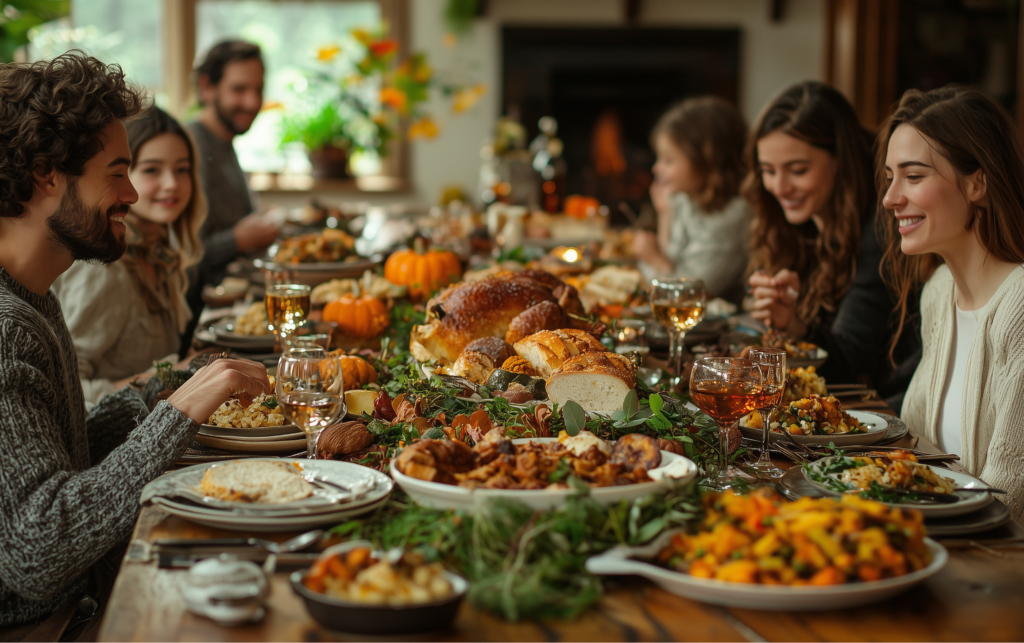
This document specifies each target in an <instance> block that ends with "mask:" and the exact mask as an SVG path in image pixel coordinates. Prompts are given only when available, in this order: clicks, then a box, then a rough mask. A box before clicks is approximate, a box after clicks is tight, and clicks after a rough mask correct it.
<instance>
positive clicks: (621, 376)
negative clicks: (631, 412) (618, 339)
mask: <svg viewBox="0 0 1024 643" xmlns="http://www.w3.org/2000/svg"><path fill="white" fill-rule="evenodd" d="M634 388H636V369H635V368H634V367H633V363H632V362H630V361H629V358H627V357H624V356H622V355H619V354H617V353H609V352H604V353H599V352H591V353H583V354H581V355H577V356H576V357H573V358H571V359H569V360H567V361H566V362H565V363H563V364H562V365H561V366H559V367H558V368H557V369H555V371H554V372H553V373H552V374H551V378H550V379H549V380H548V385H547V392H548V398H549V399H550V400H551V401H552V402H557V403H558V405H559V406H562V405H564V404H565V403H566V402H568V401H569V400H573V401H574V402H576V403H577V404H579V405H580V406H582V407H583V410H585V411H595V412H597V413H601V414H603V415H611V414H612V413H614V412H615V411H618V410H619V409H621V408H622V401H623V400H624V399H625V398H626V393H628V392H629V391H631V390H633V389H634Z"/></svg>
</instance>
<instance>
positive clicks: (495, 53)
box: [279, 0, 825, 205]
mask: <svg viewBox="0 0 1024 643" xmlns="http://www.w3.org/2000/svg"><path fill="white" fill-rule="evenodd" d="M445 4H446V0H411V1H410V9H411V12H410V13H411V15H410V20H411V22H412V24H411V29H410V33H411V37H412V49H413V50H415V51H424V52H426V53H427V55H428V57H429V60H430V63H431V65H432V66H433V67H434V69H435V71H437V72H438V73H442V74H443V73H446V72H448V73H454V75H455V76H456V77H457V78H459V79H460V80H462V81H464V82H468V81H472V82H476V81H482V82H484V83H485V84H486V85H487V93H486V94H485V95H484V97H483V98H482V99H481V100H480V102H479V103H478V104H477V105H476V107H475V108H474V109H473V110H471V111H469V112H466V113H463V114H460V115H454V114H452V113H451V109H450V105H451V103H450V100H448V99H444V98H440V97H435V98H433V99H432V102H431V103H430V105H429V108H430V111H431V113H432V114H433V115H434V116H435V118H436V119H437V120H438V122H439V124H440V125H441V134H440V136H438V137H437V138H436V139H433V140H427V141H424V140H420V141H416V142H414V143H412V159H411V167H412V179H413V184H414V186H415V192H414V193H413V194H410V195H408V196H401V197H396V196H395V195H391V196H387V195H381V196H378V197H370V198H369V199H367V200H370V201H373V202H406V203H417V204H421V205H433V204H434V203H436V202H437V200H438V198H439V196H440V194H441V191H442V190H443V189H444V188H445V187H446V186H449V185H458V186H461V187H462V188H463V189H465V190H467V191H469V192H470V193H473V192H474V191H475V190H476V184H477V176H478V172H479V169H480V148H481V147H482V146H483V144H484V142H485V141H486V140H488V138H489V136H490V133H491V128H492V126H493V124H494V119H495V118H497V117H498V116H500V114H499V108H500V105H499V103H498V95H499V93H500V85H501V61H500V59H499V56H500V42H499V39H500V34H501V26H502V25H503V24H538V25H541V24H561V25H566V24H572V25H586V24H594V25H610V24H624V21H623V2H622V1H621V0H490V2H488V5H489V14H488V17H487V18H485V19H482V20H477V21H476V22H475V23H474V25H473V28H472V30H471V31H470V32H469V33H468V34H466V35H465V36H463V37H462V38H460V40H459V42H458V44H457V45H456V46H455V47H453V48H449V47H447V46H445V44H444V36H445V34H446V33H447V31H448V30H447V27H446V26H445V23H444V19H443V12H444V6H445ZM769 6H770V0H644V2H643V3H642V7H643V13H642V15H641V16H640V20H639V21H640V24H642V25H643V24H646V25H657V26H669V25H671V26H679V27H701V26H708V27H738V28H739V29H741V34H742V35H741V48H742V51H741V58H740V59H741V70H740V74H741V78H740V109H741V111H742V112H743V114H744V115H745V116H746V118H747V119H748V120H753V118H754V117H755V116H756V115H757V113H758V111H759V110H760V109H761V106H762V105H764V104H765V103H766V102H767V101H768V100H769V99H770V98H771V97H772V96H773V95H774V94H775V93H776V92H778V91H779V90H781V89H782V88H783V87H785V86H787V85H789V84H791V83H794V82H799V81H801V80H808V79H819V78H820V77H821V73H822V70H823V66H824V63H823V56H824V50H825V38H824V28H825V3H824V2H823V1H822V0H788V2H786V14H785V16H784V18H783V20H782V21H781V22H778V23H773V22H771V20H770V18H769ZM324 196H325V198H326V199H327V200H329V201H332V200H336V198H337V195H324ZM279 200H280V199H279Z"/></svg>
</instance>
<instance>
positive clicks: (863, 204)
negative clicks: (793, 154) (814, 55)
mask: <svg viewBox="0 0 1024 643" xmlns="http://www.w3.org/2000/svg"><path fill="white" fill-rule="evenodd" d="M772 132H784V133H786V134H788V135H790V136H792V137H794V138H798V139H800V140H802V141H806V142H807V143H809V144H810V145H813V146H814V147H817V148H820V149H823V150H825V151H827V152H828V153H830V154H831V155H832V157H833V158H834V159H835V162H836V177H835V187H834V189H833V190H832V198H831V201H830V204H829V208H828V211H827V212H823V213H820V214H821V215H822V219H823V221H824V225H823V226H822V229H821V230H820V231H819V230H818V229H817V226H815V225H814V224H813V223H811V222H808V223H805V224H804V225H802V226H794V225H792V224H790V223H789V222H788V221H786V215H785V213H784V212H783V211H782V206H781V205H780V204H779V202H778V200H777V199H776V198H775V197H774V196H773V195H772V194H771V193H770V192H769V191H768V190H767V189H765V187H764V182H763V181H762V179H761V171H760V165H761V164H760V160H759V159H758V156H757V142H758V141H760V140H761V139H762V138H764V137H765V136H768V135H769V134H771V133H772ZM746 157H747V167H748V168H749V170H750V171H749V174H747V178H746V181H744V184H743V194H744V196H746V197H747V200H748V201H749V202H750V205H751V208H752V209H753V210H754V225H753V229H752V235H751V236H752V248H753V251H752V256H751V262H750V269H751V271H754V270H764V271H766V272H768V273H770V274H775V273H776V272H778V271H779V270H782V269H784V268H788V269H789V270H792V271H794V272H796V273H797V274H798V275H800V282H801V290H802V292H801V293H800V297H799V299H798V300H797V306H796V314H797V316H798V318H799V319H800V321H802V322H803V323H805V324H810V323H812V322H814V321H816V320H817V319H818V317H819V316H820V315H821V313H822V312H823V311H826V312H829V313H833V312H835V310H836V308H837V306H838V305H839V300H840V299H842V297H843V295H844V294H846V291H847V290H849V288H850V285H851V284H852V282H853V275H854V273H856V262H857V254H858V253H859V252H860V240H861V234H862V232H863V231H864V227H865V226H866V225H868V221H869V219H870V218H871V214H872V206H873V205H874V202H875V185H874V180H873V177H872V158H871V134H870V133H869V132H868V131H867V130H865V129H864V128H863V127H862V126H861V124H860V122H859V121H858V120H857V114H856V113H855V112H854V111H853V107H852V106H851V105H850V103H849V101H847V100H846V98H845V97H844V96H843V95H842V94H840V93H839V92H838V91H837V90H836V89H834V88H832V87H830V86H828V85H826V84H824V83H819V82H812V81H809V82H803V83H798V84H796V85H793V86H792V87H789V88H787V89H786V90H784V91H783V92H782V93H781V94H779V95H778V96H776V97H775V99H774V100H772V101H771V102H770V103H768V105H767V106H765V108H764V110H763V111H762V112H761V114H760V116H759V117H758V119H757V122H756V123H754V127H753V128H752V130H751V132H750V138H749V139H748V141H747V150H746Z"/></svg>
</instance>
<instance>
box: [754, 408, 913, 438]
mask: <svg viewBox="0 0 1024 643" xmlns="http://www.w3.org/2000/svg"><path fill="white" fill-rule="evenodd" d="M847 413H848V414H849V415H850V416H851V417H853V418H854V419H855V420H857V421H858V422H860V423H861V425H862V426H863V427H864V429H865V432H864V433H832V434H828V435H793V439H794V440H796V441H797V442H800V443H802V444H816V445H819V446H826V447H827V446H828V445H829V444H834V445H836V446H837V447H850V446H869V445H872V444H876V443H878V442H881V441H882V440H884V439H885V438H886V436H887V435H888V433H889V427H890V424H892V425H893V426H895V423H894V422H891V420H894V419H896V418H894V417H892V416H885V415H882V414H880V413H868V412H867V411H847ZM746 419H747V418H746V417H744V418H742V419H741V420H740V423H739V429H740V433H742V434H743V437H745V438H751V439H754V440H760V439H761V429H760V428H757V429H753V428H750V427H748V426H746V425H745V424H744V422H745V421H746ZM788 440H789V438H787V437H786V436H784V435H782V433H780V432H776V431H769V432H768V441H769V442H778V441H781V442H787V441H788Z"/></svg>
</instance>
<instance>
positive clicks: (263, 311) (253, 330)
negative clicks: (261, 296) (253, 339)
mask: <svg viewBox="0 0 1024 643" xmlns="http://www.w3.org/2000/svg"><path fill="white" fill-rule="evenodd" d="M232 331H233V332H234V333H236V334H238V335H269V334H270V333H271V331H270V320H269V319H268V318H267V305H266V304H265V303H263V302H262V301H254V302H253V303H252V305H251V306H249V308H248V309H247V310H246V311H245V312H244V313H242V314H241V315H239V316H238V318H237V319H236V320H235V324H234V327H233V328H232Z"/></svg>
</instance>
